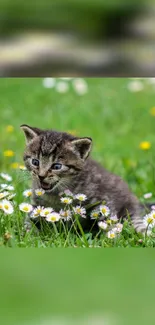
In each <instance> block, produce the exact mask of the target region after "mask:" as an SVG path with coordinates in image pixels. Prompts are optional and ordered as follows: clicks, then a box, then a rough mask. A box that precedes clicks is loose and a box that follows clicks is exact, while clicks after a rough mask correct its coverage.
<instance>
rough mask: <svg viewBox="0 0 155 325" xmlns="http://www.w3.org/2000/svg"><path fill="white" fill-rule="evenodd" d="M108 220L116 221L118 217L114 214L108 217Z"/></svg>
mask: <svg viewBox="0 0 155 325" xmlns="http://www.w3.org/2000/svg"><path fill="white" fill-rule="evenodd" d="M110 220H111V221H113V222H117V221H118V218H117V216H116V215H114V216H111V217H110Z"/></svg>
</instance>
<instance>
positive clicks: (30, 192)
mask: <svg viewBox="0 0 155 325" xmlns="http://www.w3.org/2000/svg"><path fill="white" fill-rule="evenodd" d="M23 195H24V196H25V197H30V196H32V190H31V189H29V190H25V191H24V192H23Z"/></svg>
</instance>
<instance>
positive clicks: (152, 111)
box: [150, 106, 155, 116]
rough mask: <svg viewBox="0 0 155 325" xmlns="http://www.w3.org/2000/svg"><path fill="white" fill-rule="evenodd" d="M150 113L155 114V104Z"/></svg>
mask: <svg viewBox="0 0 155 325" xmlns="http://www.w3.org/2000/svg"><path fill="white" fill-rule="evenodd" d="M150 114H151V115H152V116H155V106H154V107H152V108H151V109H150Z"/></svg>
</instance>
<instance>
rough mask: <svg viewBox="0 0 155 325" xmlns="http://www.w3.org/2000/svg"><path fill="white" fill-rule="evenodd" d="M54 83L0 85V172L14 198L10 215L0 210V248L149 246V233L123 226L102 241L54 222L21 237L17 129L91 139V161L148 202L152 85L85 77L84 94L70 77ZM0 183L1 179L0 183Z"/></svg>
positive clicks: (21, 143)
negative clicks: (25, 127) (5, 176)
mask: <svg viewBox="0 0 155 325" xmlns="http://www.w3.org/2000/svg"><path fill="white" fill-rule="evenodd" d="M54 82H55V83H56V85H53V84H52V83H53V80H49V79H43V78H31V79H30V78H27V79H23V78H14V79H7V78H6V79H1V80H0V93H1V96H0V121H1V130H0V147H1V151H0V173H7V174H9V175H10V176H11V177H12V181H11V182H8V184H9V185H13V186H14V188H15V191H14V193H16V196H15V197H14V198H12V200H13V201H14V203H13V204H14V213H12V214H10V215H7V214H5V213H4V212H3V211H2V210H0V211H1V212H0V246H1V247H83V248H85V247H90V248H91V247H154V246H155V233H154V231H153V230H152V235H151V236H147V235H146V236H143V235H141V234H137V233H136V232H135V231H134V229H133V227H132V225H131V223H130V220H127V221H125V223H124V225H123V230H122V232H121V233H120V234H119V235H118V236H116V237H115V238H108V237H107V235H106V233H105V232H104V231H102V230H101V231H100V232H99V234H98V235H97V236H95V237H92V235H91V233H88V234H83V232H82V231H81V230H80V229H78V232H77V233H72V232H70V231H67V232H65V231H63V229H62V228H61V230H60V229H59V228H57V226H56V223H55V224H54V225H53V229H52V230H51V229H49V228H47V229H46V231H45V230H44V231H40V232H39V233H37V232H36V229H35V226H33V227H32V230H31V231H29V232H27V231H26V230H25V229H24V217H25V214H24V213H23V212H22V211H20V210H19V204H20V203H22V202H30V199H29V198H25V197H24V196H23V192H24V191H25V190H26V189H29V188H31V183H30V179H29V176H28V174H27V172H26V171H25V170H23V167H22V165H23V160H22V156H23V151H24V147H25V139H24V135H23V132H22V131H21V130H20V125H21V124H28V125H31V126H37V127H40V128H42V129H43V128H45V129H48V128H49V129H50V128H51V129H56V130H60V131H67V132H70V133H73V134H75V135H78V136H89V137H92V139H93V150H92V157H93V158H94V159H96V160H97V161H98V162H100V163H101V164H102V165H104V166H105V167H106V168H107V169H108V170H110V171H112V172H114V173H116V174H118V175H120V176H121V177H122V178H123V179H124V180H125V181H126V182H127V183H128V184H129V187H130V188H131V190H132V191H133V192H134V193H135V194H136V195H137V197H138V198H139V200H140V201H141V202H143V203H144V204H145V203H148V202H149V203H152V204H153V202H154V203H155V191H154V185H155V166H154V147H155V136H154V130H155V81H154V79H150V78H147V79H128V78H118V79H115V78H109V79H108V78H101V79H100V78H99V79H91V78H89V79H87V78H85V79H84V89H83V88H82V86H79V87H75V84H74V80H72V79H71V80H70V79H65V80H63V79H61V78H57V79H56V80H54ZM3 183H7V181H6V180H5V179H3V177H1V179H0V184H3ZM3 191H4V189H1V193H3ZM11 193H12V191H10V195H11ZM148 193H149V194H148ZM150 193H151V194H150ZM145 194H148V195H145ZM10 200H11V199H10Z"/></svg>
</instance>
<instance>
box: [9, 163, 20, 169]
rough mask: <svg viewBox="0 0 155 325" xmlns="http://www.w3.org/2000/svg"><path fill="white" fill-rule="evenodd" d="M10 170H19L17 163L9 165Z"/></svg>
mask: <svg viewBox="0 0 155 325" xmlns="http://www.w3.org/2000/svg"><path fill="white" fill-rule="evenodd" d="M10 167H11V168H13V169H17V168H19V164H18V163H17V162H13V163H12V164H11V165H10Z"/></svg>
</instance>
